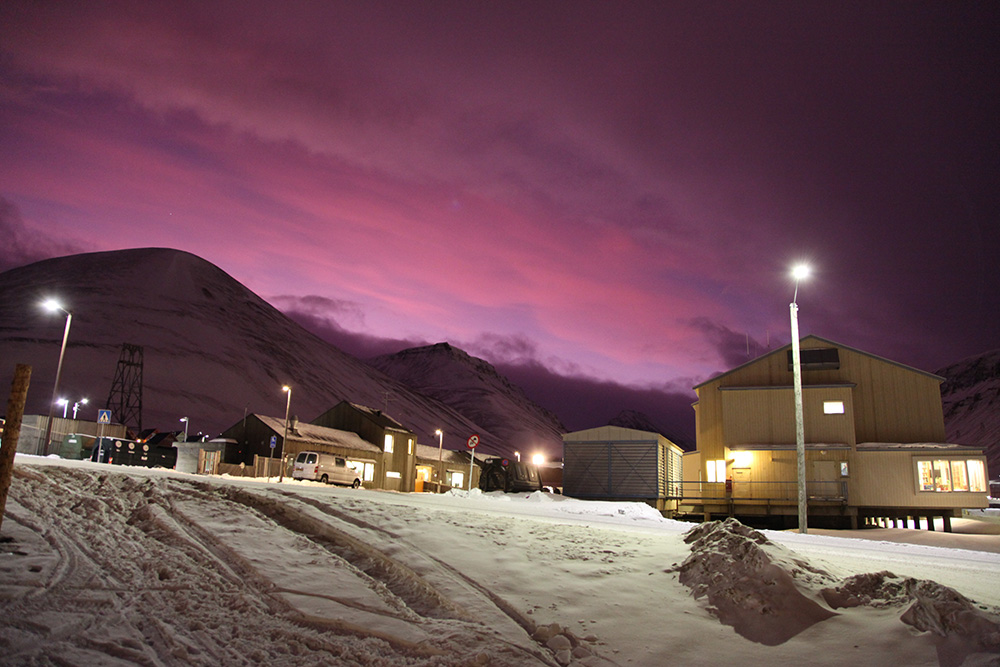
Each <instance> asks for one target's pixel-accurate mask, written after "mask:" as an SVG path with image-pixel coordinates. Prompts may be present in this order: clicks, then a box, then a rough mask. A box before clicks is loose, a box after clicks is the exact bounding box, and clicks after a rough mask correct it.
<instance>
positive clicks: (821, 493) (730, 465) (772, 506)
mask: <svg viewBox="0 0 1000 667" xmlns="http://www.w3.org/2000/svg"><path fill="white" fill-rule="evenodd" d="M791 354H792V352H791V346H790V345H788V346H785V347H783V348H780V349H778V350H775V351H773V352H770V353H768V354H766V355H764V356H762V357H759V358H757V359H754V360H752V361H749V362H747V363H746V364H743V365H742V366H739V367H737V368H734V369H732V370H730V371H728V372H726V373H723V374H721V375H718V376H716V377H714V378H712V379H711V380H708V381H707V382H704V383H702V384H700V385H698V386H696V387H695V388H694V389H695V392H696V393H697V395H698V400H697V402H696V403H695V405H694V409H695V428H696V437H697V450H696V451H694V452H691V453H689V454H687V455H685V457H684V473H685V474H684V484H683V489H682V508H681V509H682V510H685V509H686V510H687V511H691V512H696V513H703V514H704V515H705V516H706V518H708V517H710V516H712V515H731V516H745V517H754V516H756V517H760V516H771V517H785V518H786V521H785V522H784V523H786V524H787V525H795V523H796V522H797V512H798V509H797V508H798V484H797V465H796V446H795V411H794V396H793V390H792V357H791ZM800 360H801V368H802V389H803V391H802V394H803V417H804V419H803V421H804V426H805V449H806V476H807V483H806V495H807V497H808V520H809V522H810V523H813V522H814V521H817V520H818V522H820V523H834V524H846V525H850V526H857V525H858V523H859V520H860V521H861V522H866V521H871V520H872V519H873V518H883V517H887V518H889V519H891V520H892V521H893V522H894V523H895V521H896V520H898V519H901V520H902V521H903V522H904V524H905V523H906V522H907V521H908V517H913V519H914V520H915V521H918V520H919V519H918V518H919V517H926V518H927V520H928V524H929V525H930V526H933V524H932V523H930V521H931V520H930V517H943V518H944V526H945V529H946V530H947V529H949V526H950V524H949V519H950V517H952V516H958V515H960V513H961V510H962V509H963V508H981V507H985V506H986V504H987V485H986V484H987V482H986V459H985V457H984V456H983V451H982V449H980V448H970V447H963V446H961V445H957V444H952V443H947V442H945V430H944V417H943V412H942V407H941V391H940V384H941V382H942V381H943V380H944V378H941V377H939V376H937V375H933V374H931V373H927V372H924V371H921V370H917V369H915V368H911V367H908V366H905V365H903V364H899V363H896V362H893V361H890V360H888V359H884V358H881V357H878V356H875V355H873V354H869V353H867V352H863V351H861V350H857V349H854V348H851V347H848V346H846V345H842V344H839V343H835V342H833V341H830V340H826V339H824V338H820V337H818V336H807V337H805V338H803V339H802V340H801V353H800Z"/></svg>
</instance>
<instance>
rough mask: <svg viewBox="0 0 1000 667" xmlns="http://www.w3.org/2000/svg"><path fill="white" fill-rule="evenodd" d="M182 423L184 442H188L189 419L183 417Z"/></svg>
mask: <svg viewBox="0 0 1000 667" xmlns="http://www.w3.org/2000/svg"><path fill="white" fill-rule="evenodd" d="M180 421H182V422H184V442H187V441H188V418H187V417H181V418H180Z"/></svg>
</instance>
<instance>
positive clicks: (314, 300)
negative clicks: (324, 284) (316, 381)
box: [271, 295, 428, 359]
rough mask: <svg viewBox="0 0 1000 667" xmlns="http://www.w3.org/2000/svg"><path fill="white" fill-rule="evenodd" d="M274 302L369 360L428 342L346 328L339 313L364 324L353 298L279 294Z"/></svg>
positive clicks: (322, 335)
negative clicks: (341, 298)
mask: <svg viewBox="0 0 1000 667" xmlns="http://www.w3.org/2000/svg"><path fill="white" fill-rule="evenodd" d="M271 303H272V304H273V305H274V306H275V307H276V308H278V309H279V310H281V311H282V312H283V313H284V314H285V315H286V316H288V318H289V319H291V320H292V321H294V322H296V323H297V324H298V325H299V326H301V327H302V328H303V329H305V330H306V331H308V332H310V333H312V334H313V335H314V336H316V337H318V338H321V339H323V340H325V341H326V342H328V343H330V344H331V345H333V346H335V347H336V348H338V349H339V350H341V351H343V352H346V353H348V354H350V355H352V356H354V357H357V358H359V359H370V358H372V357H377V356H381V355H383V354H393V353H395V352H399V351H400V350H404V349H407V348H410V347H419V346H421V345H427V344H428V343H427V341H424V340H407V339H396V338H383V337H379V336H374V335H371V334H367V333H360V332H357V331H350V330H348V329H346V328H344V327H343V326H342V325H341V324H340V322H339V321H338V320H337V319H336V318H337V316H341V317H343V318H344V319H348V320H352V321H354V322H358V323H361V324H363V323H364V312H363V311H362V308H361V306H360V305H359V304H357V303H354V302H352V301H342V300H337V299H328V298H326V297H322V296H315V295H310V296H304V297H294V296H277V297H273V298H272V299H271Z"/></svg>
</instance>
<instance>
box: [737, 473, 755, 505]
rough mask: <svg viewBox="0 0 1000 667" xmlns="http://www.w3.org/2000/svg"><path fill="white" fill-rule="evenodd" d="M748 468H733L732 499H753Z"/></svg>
mask: <svg viewBox="0 0 1000 667" xmlns="http://www.w3.org/2000/svg"><path fill="white" fill-rule="evenodd" d="M751 479H752V476H751V475H750V468H733V498H753V483H752V481H751Z"/></svg>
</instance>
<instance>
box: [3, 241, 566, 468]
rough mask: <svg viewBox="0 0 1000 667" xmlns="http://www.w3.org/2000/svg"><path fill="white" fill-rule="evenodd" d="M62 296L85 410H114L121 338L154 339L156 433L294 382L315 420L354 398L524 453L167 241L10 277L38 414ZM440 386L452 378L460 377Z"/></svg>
mask: <svg viewBox="0 0 1000 667" xmlns="http://www.w3.org/2000/svg"><path fill="white" fill-rule="evenodd" d="M50 296H51V297H57V298H58V299H60V300H61V301H62V302H63V303H64V307H65V308H67V309H69V310H70V311H72V313H73V320H72V327H71V330H70V335H69V344H68V347H67V350H66V354H65V361H64V364H63V376H62V381H61V383H60V394H61V395H63V396H66V397H67V398H69V400H70V401H76V400H78V399H80V398H83V397H87V398H89V399H90V403H89V404H88V405H87V406H86V408H85V409H84V412H83V413H81V415H80V418H81V419H90V420H94V419H96V411H97V409H98V408H101V407H105V402H106V399H107V398H108V396H109V394H110V390H111V385H112V380H113V379H114V376H115V371H116V368H117V364H118V358H119V355H120V351H121V346H122V344H123V343H129V344H132V345H140V346H142V348H143V353H144V354H143V358H144V364H143V424H142V425H143V426H144V427H146V428H149V427H155V428H159V429H161V430H175V429H179V428H180V424H179V419H180V418H181V417H184V416H186V417H189V418H190V422H189V423H190V432H191V433H192V434H195V433H198V432H204V433H206V434H209V435H215V434H216V433H218V432H220V431H221V430H223V429H225V428H228V427H229V426H231V425H233V424H235V423H236V422H238V421H239V420H240V419H242V418H243V416H244V413H245V411H246V412H251V413H253V412H258V413H262V414H268V415H274V416H283V414H284V411H285V399H286V395H285V394H284V393H283V392H282V390H281V387H282V385H284V384H289V385H291V386H292V399H291V412H292V414H293V415H297V416H298V417H299V418H300V419H302V420H303V421H308V420H310V419H312V418H314V417H315V416H316V415H318V414H320V413H321V412H323V411H325V410H327V409H329V408H330V407H332V406H333V405H335V404H336V403H338V402H339V401H341V400H344V399H346V400H350V401H352V402H356V403H361V404H364V405H369V406H371V407H375V408H383V409H384V408H386V405H387V413H388V414H390V415H392V416H393V417H395V418H396V419H397V420H399V421H400V422H402V423H403V424H405V425H406V426H407V427H409V428H411V429H412V430H413V431H414V432H416V433H417V436H418V440H419V441H420V442H422V443H424V444H434V443H435V442H436V440H437V438H436V437H435V435H434V431H435V429H438V428H440V429H443V430H444V432H445V433H447V434H449V435H452V436H461V437H462V438H463V442H464V438H466V437H468V436H469V435H471V434H473V433H478V434H479V436H480V441H481V443H482V444H481V446H480V448H479V449H478V450H477V451H479V452H485V453H495V454H502V455H510V454H511V453H512V452H513V450H514V449H516V446H515V445H514V444H513V443H512V442H510V441H508V440H507V439H506V436H505V435H502V434H499V433H494V432H493V431H492V430H491V429H490V428H489V425H488V424H484V423H480V422H477V421H476V420H474V419H472V418H470V417H469V416H467V415H464V414H461V413H460V411H458V410H456V409H454V408H453V407H449V406H448V405H445V404H444V403H441V402H439V401H438V400H435V399H434V398H431V397H429V396H426V395H423V394H421V393H419V392H416V391H413V390H412V389H411V388H410V387H407V386H406V385H404V384H403V383H401V382H399V381H398V380H396V379H393V378H390V377H389V376H387V375H385V374H383V373H381V372H380V371H378V370H376V369H375V368H373V367H372V366H369V365H368V364H366V363H364V362H362V361H361V360H359V359H357V358H355V357H353V356H351V355H349V354H347V353H345V352H343V351H341V350H339V349H337V348H336V347H334V346H332V345H330V344H329V343H327V342H325V341H323V340H320V339H319V338H317V337H316V336H314V335H312V334H311V333H309V332H307V331H306V330H305V329H303V328H302V327H301V326H299V325H298V324H296V323H295V322H293V321H292V320H290V319H289V318H288V317H286V316H285V315H283V314H282V313H281V312H279V311H278V310H277V309H275V308H273V307H272V306H271V305H269V304H268V303H267V302H265V301H264V300H263V299H261V298H260V297H258V296H257V295H256V294H254V293H253V292H251V291H250V290H248V289H247V288H246V287H244V286H243V285H242V284H240V283H239V282H237V281H236V280H234V279H233V278H232V277H231V276H229V275H228V274H226V273H225V272H224V271H222V270H221V269H219V268H218V267H216V266H215V265H213V264H211V263H209V262H207V261H205V260H203V259H201V258H199V257H197V256H195V255H192V254H190V253H186V252H182V251H178V250H171V249H164V248H145V249H133V250H119V251H112V252H101V253H88V254H82V255H72V256H69V257H61V258H56V259H49V260H44V261H41V262H36V263H34V264H30V265H28V266H23V267H19V268H16V269H12V270H9V271H6V272H4V273H2V274H0V381H2V382H4V383H5V384H6V383H9V378H10V377H12V375H13V370H14V365H15V364H17V363H26V364H30V365H31V366H32V368H33V372H32V378H31V388H30V391H29V395H28V405H27V406H26V410H27V413H28V414H47V413H48V405H49V400H50V399H51V396H52V386H53V383H54V381H55V371H56V364H57V361H58V357H59V345H60V341H61V339H62V334H63V326H64V323H65V316H64V315H62V314H61V313H58V314H55V315H53V314H50V313H46V312H45V311H44V310H43V309H42V308H41V307H40V304H41V302H42V301H43V300H44V299H45V298H46V297H50ZM3 378H8V379H7V380H4V379H3ZM440 382H442V383H445V384H447V375H441V376H440ZM460 382H463V383H464V379H462V380H460ZM7 386H9V385H7ZM459 386H463V385H459ZM459 392H460V389H457V388H456V389H455V390H454V392H453V393H459ZM487 402H489V401H487ZM493 403H494V404H495V405H497V406H502V407H503V408H504V409H509V410H512V411H513V412H511V414H509V415H508V418H509V419H510V420H511V421H522V422H524V423H526V424H529V425H528V426H526V427H525V429H526V430H529V431H530V430H531V429H532V428H535V425H536V422H537V421H538V420H537V418H536V417H535V414H536V413H537V412H539V409H538V408H537V406H534V408H533V407H532V406H531V405H527V404H522V405H513V404H511V403H510V402H509V401H508V400H507V398H506V396H502V397H498V398H496V399H495V400H493ZM518 411H523V412H524V413H525V414H526V415H527V418H526V419H524V420H521V419H520V418H519V416H518ZM479 415H480V416H481V417H483V418H487V421H489V423H490V424H492V423H501V422H502V420H489V419H488V415H486V413H484V412H480V413H479ZM554 428H555V427H553V426H550V425H544V427H543V426H541V425H538V437H539V438H540V439H542V440H545V441H551V439H552V436H553V430H554ZM446 444H448V445H449V446H450V447H452V448H458V446H459V445H458V444H456V443H454V442H451V443H446Z"/></svg>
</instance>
